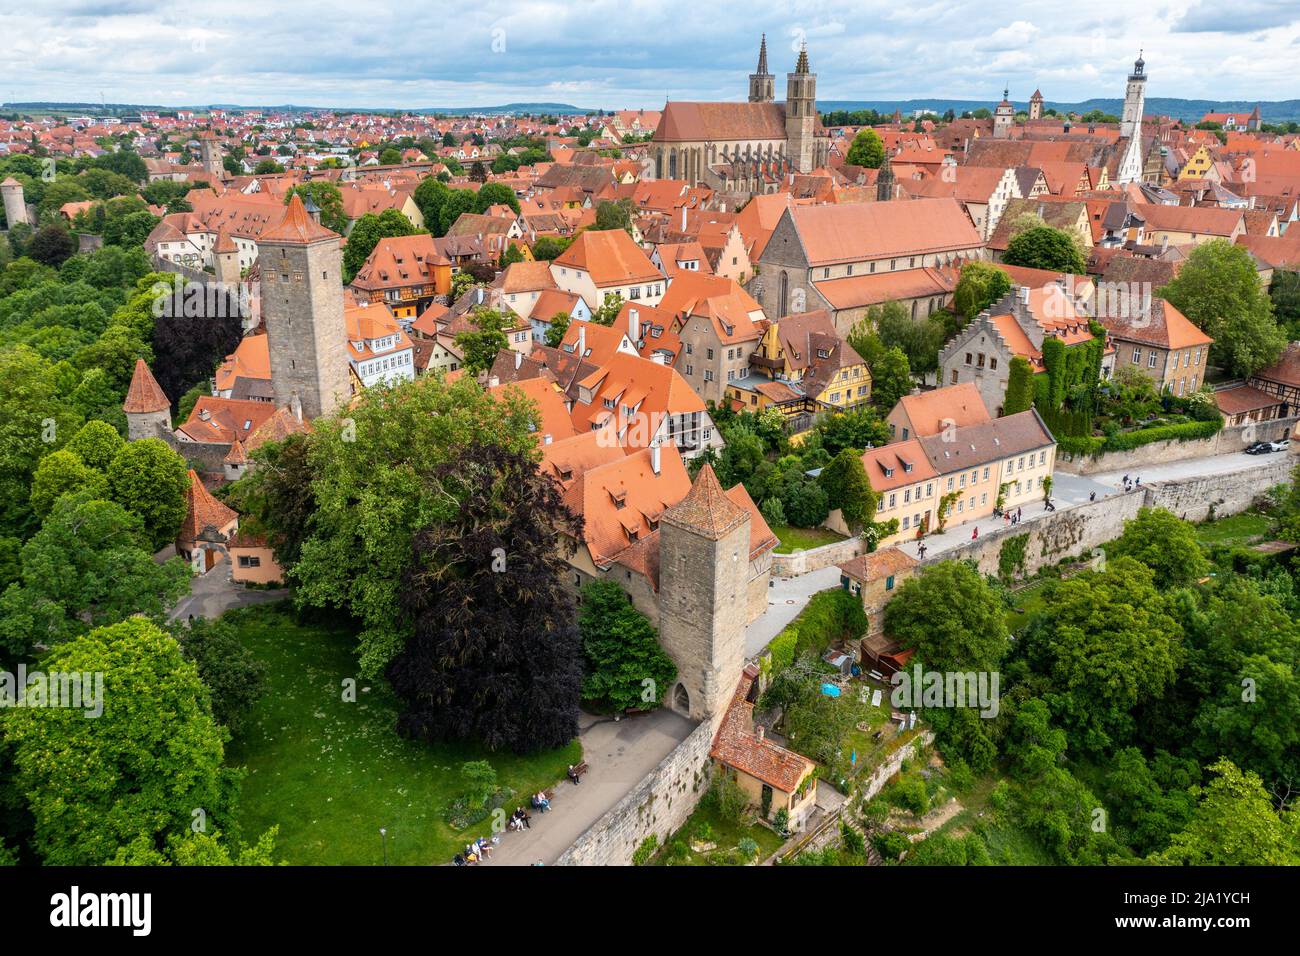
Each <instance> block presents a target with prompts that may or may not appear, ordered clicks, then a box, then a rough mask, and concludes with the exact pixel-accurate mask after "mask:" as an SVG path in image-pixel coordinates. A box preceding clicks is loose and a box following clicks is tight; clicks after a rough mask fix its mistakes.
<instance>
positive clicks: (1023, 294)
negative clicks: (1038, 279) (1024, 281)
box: [1020, 285, 1029, 305]
mask: <svg viewBox="0 0 1300 956" xmlns="http://www.w3.org/2000/svg"><path fill="white" fill-rule="evenodd" d="M1020 301H1021V302H1022V303H1023V304H1025V305H1028V304H1029V286H1027V285H1022V286H1021V287H1020Z"/></svg>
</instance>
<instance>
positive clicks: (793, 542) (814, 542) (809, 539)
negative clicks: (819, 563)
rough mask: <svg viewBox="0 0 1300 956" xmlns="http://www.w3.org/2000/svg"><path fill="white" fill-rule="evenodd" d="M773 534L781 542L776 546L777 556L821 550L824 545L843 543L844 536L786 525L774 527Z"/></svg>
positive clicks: (827, 531) (827, 530) (821, 530)
mask: <svg viewBox="0 0 1300 956" xmlns="http://www.w3.org/2000/svg"><path fill="white" fill-rule="evenodd" d="M772 533H773V534H774V535H776V536H777V538H778V539H779V540H780V542H781V543H780V544H778V545H777V546H776V553H777V554H793V553H794V552H796V551H808V550H810V549H812V548H820V547H821V546H822V545H824V544H834V543H835V542H836V541H843V540H844V535H842V534H839V533H837V532H835V531H831V530H829V529H827V528H795V527H792V526H790V525H786V524H778V525H772Z"/></svg>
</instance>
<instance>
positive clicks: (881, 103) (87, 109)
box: [0, 96, 1300, 123]
mask: <svg viewBox="0 0 1300 956" xmlns="http://www.w3.org/2000/svg"><path fill="white" fill-rule="evenodd" d="M1013 102H1015V101H1013ZM994 105H995V104H994V101H991V100H990V101H983V100H952V99H937V98H935V99H914V100H820V101H818V103H817V106H818V108H819V109H820V110H822V111H823V112H826V111H829V110H866V109H873V110H876V111H877V112H881V113H892V112H894V110H902V111H903V113H904V115H907V114H910V113H911V112H912V111H913V110H928V111H930V112H932V113H938V114H940V115H942V114H943V113H944V112H946V111H947V110H952V111H953V112H954V113H956V114H957V115H958V116H960V115H961V114H962V113H964V112H966V111H967V110H977V109H979V108H980V107H981V106H982V107H985V108H986V109H992V108H993V106H994ZM1015 105H1016V107H1017V108H1018V109H1025V110H1027V109H1028V108H1029V103H1028V102H1024V101H1022V102H1015ZM1044 105H1045V106H1046V107H1047V108H1049V109H1055V110H1057V111H1058V112H1062V113H1064V112H1074V113H1087V112H1088V111H1090V110H1095V109H1099V110H1101V111H1103V112H1105V113H1113V114H1115V115H1118V114H1119V112H1120V110H1121V109H1122V108H1123V105H1124V103H1123V101H1122V100H1120V99H1091V100H1083V101H1082V102H1076V103H1067V102H1063V101H1054V100H1046V101H1045V104H1044ZM1256 105H1258V106H1259V111H1260V115H1261V116H1262V117H1263V119H1264V122H1266V123H1287V122H1292V121H1297V122H1300V100H1276V101H1271V102H1269V101H1258V102H1257V101H1251V100H1186V99H1176V98H1172V97H1162V96H1153V97H1148V98H1147V101H1146V111H1147V114H1148V115H1161V116H1172V117H1174V118H1176V119H1181V120H1185V121H1187V122H1191V123H1194V122H1196V121H1197V120H1199V119H1200V118H1201V117H1202V116H1204V115H1205V114H1206V113H1233V112H1249V111H1250V110H1252V109H1254V108H1255V106H1256ZM178 109H189V110H196V111H199V112H202V111H205V110H209V109H222V110H228V111H234V110H249V109H253V110H263V111H277V112H290V113H307V112H320V111H323V110H328V111H336V112H340V113H399V112H409V113H416V114H421V115H426V116H427V115H430V114H434V113H441V114H444V115H448V116H466V115H470V114H482V115H487V116H499V115H504V114H507V113H513V114H515V115H521V114H524V113H532V114H534V115H536V114H541V113H556V114H564V115H574V114H580V113H590V112H595V110H596V107H579V106H574V105H573V104H571V103H506V104H504V105H501V106H438V107H422V108H419V109H410V110H401V109H397V108H383V109H380V108H369V109H359V108H355V107H347V106H302V105H294V104H281V105H279V106H250V105H247V104H245V105H242V106H241V105H239V104H235V103H209V104H206V105H201V106H148V105H142V104H136V103H107V104H105V103H57V102H30V103H5V104H3V105H2V106H0V110H5V111H11V112H15V111H16V112H29V113H32V112H59V113H85V114H88V115H91V116H96V115H115V116H121V115H125V114H134V113H138V112H140V111H141V110H147V111H150V112H157V111H160V110H166V111H171V112H175V111H176V110H178ZM605 112H607V113H608V112H613V111H612V110H609V109H607V110H605Z"/></svg>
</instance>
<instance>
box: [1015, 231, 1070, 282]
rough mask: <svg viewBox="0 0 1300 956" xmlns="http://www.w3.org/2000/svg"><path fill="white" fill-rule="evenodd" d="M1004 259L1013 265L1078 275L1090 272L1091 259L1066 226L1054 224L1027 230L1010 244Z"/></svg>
mask: <svg viewBox="0 0 1300 956" xmlns="http://www.w3.org/2000/svg"><path fill="white" fill-rule="evenodd" d="M1002 261H1003V262H1005V263H1006V264H1007V265H1009V266H1025V267H1026V268H1030V269H1049V270H1051V271H1052V272H1069V273H1073V274H1074V275H1083V274H1084V273H1085V272H1086V271H1087V261H1086V259H1085V258H1084V255H1083V253H1082V252H1081V251H1080V250H1079V246H1078V244H1077V243H1076V242H1075V241H1074V239H1073V237H1072V236H1070V234H1069V233H1067V232H1065V231H1064V230H1062V229H1053V228H1052V227H1050V226H1036V227H1035V228H1033V229H1026V230H1025V231H1024V232H1022V233H1020V234H1019V235H1017V236H1015V237H1014V238H1012V240H1011V241H1010V242H1009V243H1007V251H1006V254H1005V255H1004V256H1003V257H1002Z"/></svg>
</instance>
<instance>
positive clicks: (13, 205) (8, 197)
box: [0, 176, 27, 229]
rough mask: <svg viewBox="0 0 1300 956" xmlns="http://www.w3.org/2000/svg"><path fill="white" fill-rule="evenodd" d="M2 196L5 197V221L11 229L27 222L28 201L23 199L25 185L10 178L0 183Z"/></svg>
mask: <svg viewBox="0 0 1300 956" xmlns="http://www.w3.org/2000/svg"><path fill="white" fill-rule="evenodd" d="M0 196H3V197H4V207H5V221H6V222H7V223H8V224H9V228H10V229H12V228H13V227H14V226H16V225H18V224H19V223H20V222H21V223H26V222H27V200H26V199H24V198H23V184H22V183H20V182H19V181H18V180H16V179H14V178H13V177H12V176H9V177H7V178H6V179H5V181H4V182H2V183H0Z"/></svg>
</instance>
